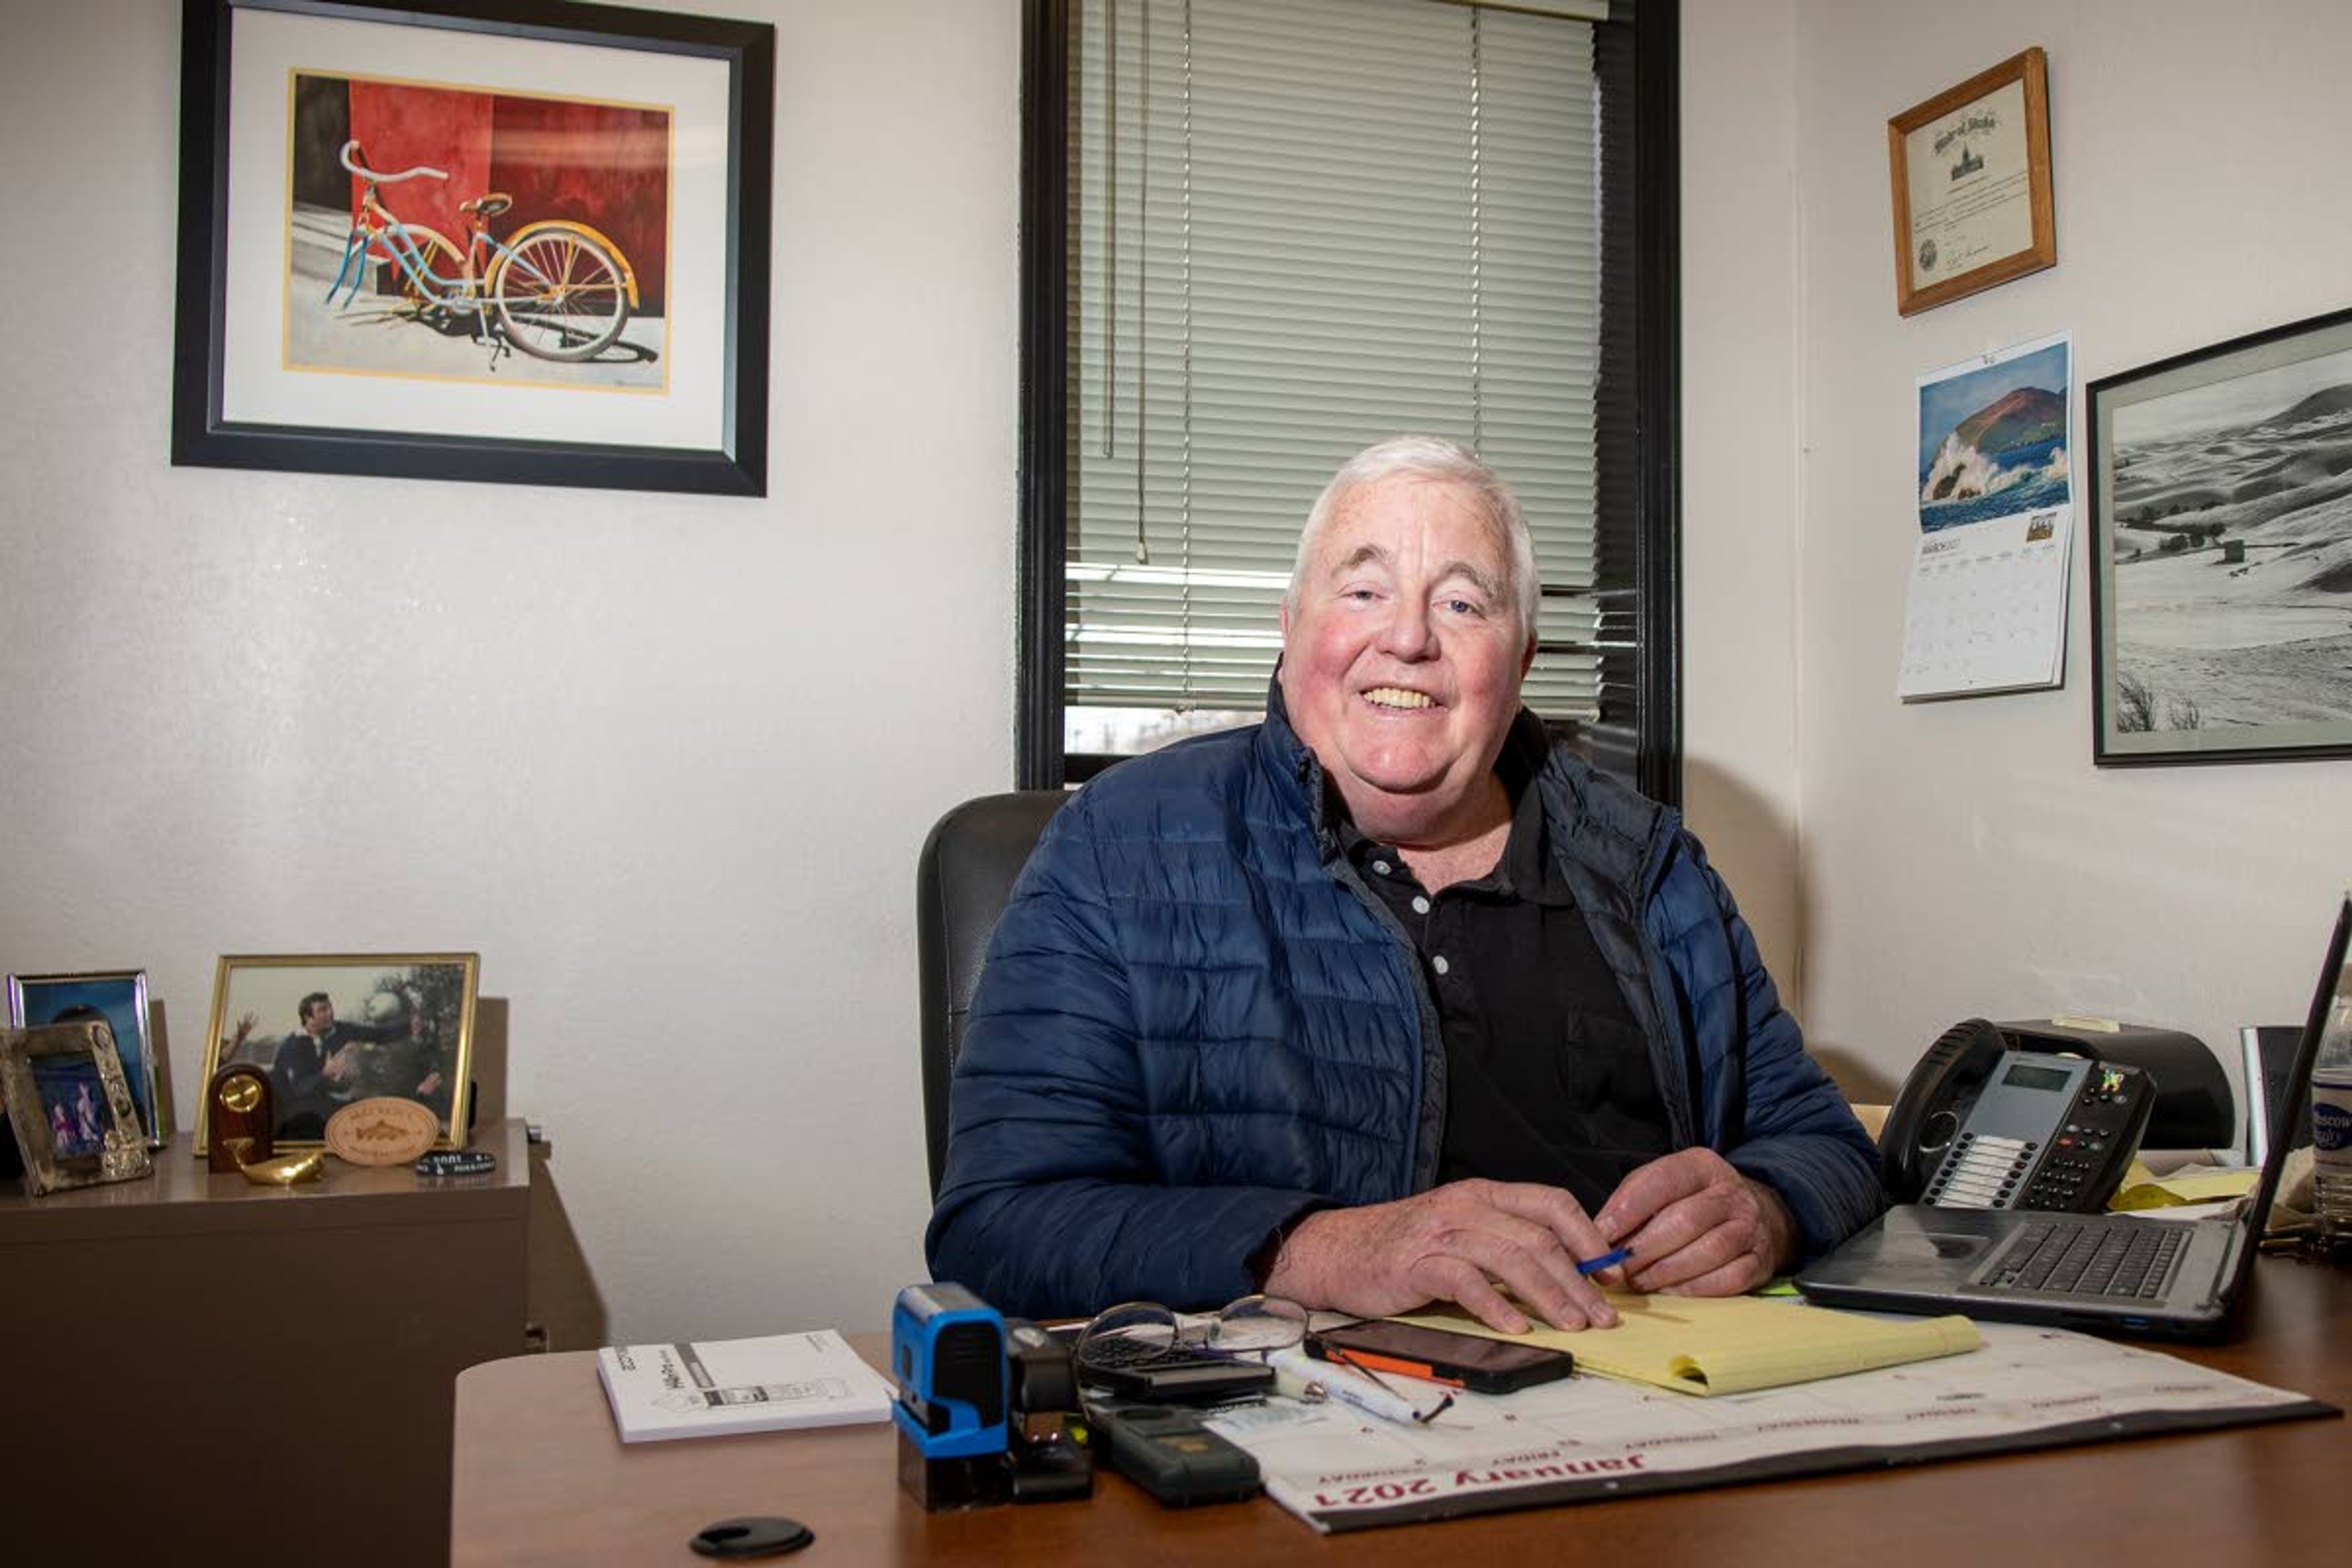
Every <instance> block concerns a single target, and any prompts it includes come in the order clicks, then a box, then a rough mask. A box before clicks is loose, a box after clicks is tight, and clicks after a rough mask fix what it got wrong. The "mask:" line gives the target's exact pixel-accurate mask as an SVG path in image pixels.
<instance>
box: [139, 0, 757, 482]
mask: <svg viewBox="0 0 2352 1568" xmlns="http://www.w3.org/2000/svg"><path fill="white" fill-rule="evenodd" d="M182 26H183V37H182V47H183V62H182V81H181V92H182V103H181V133H180V155H181V169H180V272H179V324H178V345H177V354H176V362H177V363H176V369H175V380H174V384H173V415H172V460H173V462H174V463H180V464H195V465H200V466H205V467H218V468H289V469H297V470H301V471H305V472H316V473H352V474H373V475H396V476H407V477H415V478H428V479H483V480H496V481H507V482H518V483H530V484H542V485H582V486H597V487H604V488H611V489H674V490H700V491H709V492H716V493H721V494H738V495H761V494H765V493H766V483H767V408H768V277H769V261H770V257H769V214H770V184H771V169H772V157H773V149H772V136H773V126H772V121H773V113H774V109H773V100H774V77H775V29H774V28H773V27H772V26H769V25H768V24H765V23H756V22H746V21H736V20H732V19H728V18H714V17H702V16H684V15H679V14H677V13H672V12H662V11H646V10H636V9H631V8H626V7H622V6H615V5H581V4H574V3H572V0H410V3H406V4H392V3H387V0H183V20H182Z"/></svg>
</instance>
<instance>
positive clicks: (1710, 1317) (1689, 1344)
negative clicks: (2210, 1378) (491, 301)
mask: <svg viewBox="0 0 2352 1568" xmlns="http://www.w3.org/2000/svg"><path fill="white" fill-rule="evenodd" d="M1607 1295H1608V1297H1609V1304H1610V1305H1611V1306H1612V1307H1614V1308H1616V1309H1617V1317H1618V1324H1617V1327H1615V1328H1613V1329H1588V1330H1586V1331H1583V1332H1581V1333H1574V1334H1569V1333H1562V1332H1560V1331H1559V1330H1557V1329H1545V1328H1538V1329H1532V1330H1530V1331H1528V1332H1527V1333H1524V1334H1506V1333H1500V1332H1497V1331H1495V1330H1493V1329H1490V1328H1488V1327H1486V1325H1485V1324H1484V1323H1481V1322H1480V1321H1478V1320H1477V1319H1475V1318H1473V1317H1471V1316H1470V1315H1469V1314H1468V1313H1466V1312H1462V1311H1459V1310H1454V1311H1444V1312H1426V1313H1421V1314H1417V1315H1415V1316H1412V1317H1409V1318H1402V1319H1399V1320H1398V1321H1400V1322H1407V1323H1420V1324H1423V1325H1425V1326H1426V1327H1429V1328H1433V1329H1449V1330H1452V1331H1454V1332H1456V1333H1465V1334H1477V1335H1480V1336H1482V1337H1484V1338H1486V1339H1490V1340H1524V1341H1527V1342H1529V1343H1531V1344H1539V1345H1549V1346H1551V1347H1552V1348H1554V1349H1556V1350H1564V1351H1568V1352H1572V1353H1573V1354H1574V1355H1575V1357H1576V1365H1577V1369H1578V1370H1579V1371H1580V1372H1597V1373H1601V1375H1602V1376H1604V1377H1615V1378H1622V1379H1624V1380H1625V1381H1627V1382H1630V1383H1648V1384H1656V1385H1657V1386H1658V1387H1660V1388H1671V1389H1674V1390H1675V1391H1676V1392H1677V1393H1681V1394H1747V1393H1750V1392H1752V1391H1754V1390H1756V1389H1759V1388H1779V1387H1781V1386H1783V1385H1784V1384H1791V1383H1809V1382H1811V1380H1812V1379H1814V1378H1817V1377H1839V1376H1843V1374H1845V1373H1849V1372H1869V1371H1871V1370H1872V1369H1874V1368H1876V1367H1882V1366H1899V1365H1901V1364H1902V1363H1906V1362H1914V1361H1929V1360H1932V1359H1934V1358H1935V1357H1937V1356H1947V1355H1958V1353H1959V1352H1962V1351H1972V1350H1975V1349H1977V1348H1979V1346H1981V1345H1982V1344H1983V1343H1984V1339H1983V1336H1981V1335H1979V1333H1978V1332H1977V1329H1976V1325H1975V1324H1974V1323H1971V1322H1969V1321H1968V1320H1967V1319H1966V1318H1962V1317H1942V1318H1901V1319H1886V1318H1878V1317H1869V1316H1864V1314H1862V1313H1859V1312H1841V1311H1837V1310H1833V1309H1832V1308H1828V1307H1811V1306H1805V1305H1803V1304H1801V1303H1799V1302H1794V1301H1786V1300H1766V1299H1764V1298H1762V1297H1758V1296H1727V1297H1726V1296H1715V1297H1682V1296H1642V1295H1635V1294H1633V1293H1631V1292H1627V1291H1620V1290H1611V1291H1609V1292H1607Z"/></svg>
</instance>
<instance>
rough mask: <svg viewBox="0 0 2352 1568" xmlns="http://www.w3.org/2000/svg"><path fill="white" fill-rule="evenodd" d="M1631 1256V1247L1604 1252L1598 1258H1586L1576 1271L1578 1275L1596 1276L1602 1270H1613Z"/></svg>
mask: <svg viewBox="0 0 2352 1568" xmlns="http://www.w3.org/2000/svg"><path fill="white" fill-rule="evenodd" d="M1631 1257H1633V1248H1632V1247H1619V1248H1618V1249H1617V1250H1616V1251H1614V1252H1604V1253H1602V1254H1601V1256H1600V1257H1598V1258H1586V1259H1585V1260H1584V1261H1583V1262H1581V1263H1580V1264H1578V1265H1577V1266H1576V1271H1577V1272H1578V1273H1579V1274H1598V1273H1600V1272H1601V1270H1602V1269H1604V1268H1615V1267H1617V1265H1619V1264H1620V1263H1622V1262H1624V1261H1625V1259H1627V1258H1631Z"/></svg>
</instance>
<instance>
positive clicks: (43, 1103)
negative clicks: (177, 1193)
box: [0, 1020, 155, 1197]
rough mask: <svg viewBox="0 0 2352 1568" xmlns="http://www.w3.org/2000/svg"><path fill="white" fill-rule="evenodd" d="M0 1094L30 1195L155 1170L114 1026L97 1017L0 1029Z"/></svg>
mask: <svg viewBox="0 0 2352 1568" xmlns="http://www.w3.org/2000/svg"><path fill="white" fill-rule="evenodd" d="M0 1099H5V1100H6V1101H7V1106H8V1125H9V1127H10V1128H11V1130H12V1131H14V1133H15V1136H16V1147H17V1150H18V1151H19V1152H21V1153H22V1154H23V1155H24V1159H25V1191H26V1194H29V1195H30V1196H33V1197H39V1196H40V1195H41V1194H44V1193H54V1192H59V1191H63V1190H64V1189H66V1188H68V1187H91V1186H97V1185H99V1184H100V1183H104V1182H128V1181H135V1180H136V1179H138V1178H139V1177H141V1176H145V1175H150V1174H152V1173H153V1172H154V1169H155V1166H154V1162H153V1160H152V1157H151V1156H150V1155H149V1154H148V1152H147V1130H146V1128H145V1127H143V1126H142V1125H141V1123H140V1121H139V1108H138V1107H137V1106H136V1105H134V1104H132V1103H131V1086H130V1083H129V1082H128V1080H126V1079H124V1078H123V1076H122V1060H121V1058H120V1057H118V1056H117V1055H116V1054H115V1049H114V1031H113V1030H112V1029H111V1028H110V1027H108V1026H107V1025H106V1024H105V1023H104V1022H103V1021H102V1020H85V1021H81V1022H78V1023H69V1024H47V1025H43V1026H39V1027H37V1028H31V1029H5V1030H0Z"/></svg>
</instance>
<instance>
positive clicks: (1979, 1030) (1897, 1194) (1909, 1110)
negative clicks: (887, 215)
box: [1878, 1018, 2009, 1204]
mask: <svg viewBox="0 0 2352 1568" xmlns="http://www.w3.org/2000/svg"><path fill="white" fill-rule="evenodd" d="M2008 1048H2009V1041H2008V1040H2007V1039H2006V1038H2004V1037H2002V1035H2001V1032H2000V1030H1999V1029H1997V1028H1995V1027H1993V1026H1992V1025H1991V1024H1990V1022H1989V1021H1987V1020H1985V1019H1983V1018H1963V1019H1961V1020H1960V1021H1959V1022H1958V1023H1957V1024H1955V1025H1953V1026H1951V1027H1950V1028H1948V1029H1947V1030H1945V1031H1944V1032H1943V1034H1942V1035H1941V1036H1939V1037H1937V1041H1936V1043H1935V1044H1934V1045H1932V1046H1929V1047H1927V1055H1926V1056H1924V1057H1921V1058H1919V1061H1918V1065H1916V1067H1914V1068H1912V1069H1911V1071H1910V1073H1909V1074H1908V1075H1907V1076H1906V1078H1905V1079H1903V1092H1902V1093H1900V1094H1898V1095H1896V1096H1895V1106H1894V1109H1893V1110H1889V1111H1888V1112H1887V1113H1886V1127H1885V1131H1883V1132H1882V1133H1880V1135H1879V1139H1878V1163H1879V1168H1880V1172H1881V1174H1882V1176H1883V1179H1884V1180H1885V1183H1886V1191H1887V1194H1888V1195H1889V1196H1891V1197H1892V1198H1894V1200H1895V1202H1896V1203H1898V1204H1909V1203H1916V1202H1918V1201H1919V1194H1920V1192H1921V1190H1922V1189H1924V1188H1925V1187H1926V1186H1927V1178H1928V1177H1929V1176H1930V1175H1931V1174H1933V1173H1934V1172H1935V1170H1936V1168H1937V1166H1938V1165H1940V1164H1941V1163H1943V1161H1944V1156H1945V1155H1946V1154H1948V1152H1950V1151H1951V1147H1952V1142H1953V1140H1954V1139H1956V1138H1958V1136H1959V1131H1960V1116H1961V1114H1962V1113H1963V1112H1965V1111H1966V1110H1968V1109H1969V1106H1970V1105H1972V1104H1974V1103H1975V1100H1976V1097H1977V1094H1978V1092H1979V1090H1981V1089H1983V1088H1984V1083H1985V1079H1988V1078H1990V1077H1991V1076H1992V1069H1993V1068H1994V1067H1995V1066H1997V1065H1998V1064H1999V1063H2000V1057H2001V1053H2002V1052H2003V1051H2005V1050H2007V1049H2008Z"/></svg>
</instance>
